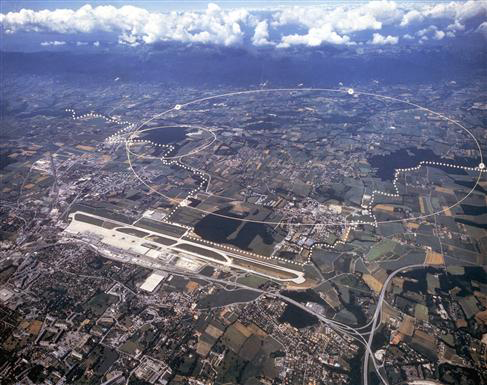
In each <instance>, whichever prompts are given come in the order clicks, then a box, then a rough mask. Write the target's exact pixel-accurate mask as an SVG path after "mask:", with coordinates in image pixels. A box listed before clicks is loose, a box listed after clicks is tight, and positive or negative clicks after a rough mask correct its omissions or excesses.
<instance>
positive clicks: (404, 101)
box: [125, 88, 483, 226]
mask: <svg viewBox="0 0 487 385" xmlns="http://www.w3.org/2000/svg"><path fill="white" fill-rule="evenodd" d="M325 91H328V92H337V93H348V91H349V90H348V89H345V90H344V89H333V88H269V89H256V90H245V91H236V92H228V93H224V94H219V95H212V96H207V97H203V98H199V99H195V100H191V101H189V102H186V103H182V104H177V106H180V108H182V107H185V106H189V105H192V104H196V103H200V102H204V101H208V100H213V99H218V98H224V97H229V96H238V95H246V94H257V93H265V92H269V93H270V92H325ZM354 95H357V96H360V95H366V96H372V97H376V98H378V99H382V100H390V101H394V102H399V103H405V104H408V105H410V106H412V107H415V108H417V109H419V110H422V111H426V112H429V113H431V114H433V115H436V116H438V117H440V118H442V119H445V120H446V121H448V122H451V123H453V124H454V125H456V126H458V127H460V128H461V129H462V130H464V131H465V132H467V134H468V135H469V136H470V137H471V138H472V139H473V140H474V142H475V144H476V146H477V149H478V151H479V157H480V164H482V163H483V155H482V149H481V147H480V143H479V142H478V140H477V138H476V137H475V136H474V135H473V134H472V132H471V131H470V130H468V129H467V128H466V127H464V126H463V125H462V124H460V123H459V122H458V121H456V120H453V119H451V118H449V117H447V116H445V115H443V114H440V113H439V112H435V111H432V110H430V109H429V108H426V107H423V106H420V105H419V104H416V103H413V102H410V101H407V100H402V99H399V98H395V97H392V96H385V95H379V94H374V93H371V92H362V91H360V92H356V91H355V90H354ZM174 110H175V109H174V108H171V109H169V110H166V111H163V112H160V113H159V114H156V115H154V116H153V117H151V118H149V119H147V120H146V121H144V122H142V123H141V124H140V125H139V126H138V127H136V129H135V130H134V131H132V132H131V135H130V136H129V138H131V137H132V135H134V134H136V133H137V132H139V130H140V129H141V128H142V127H144V126H145V125H146V124H148V123H150V122H151V121H153V120H154V119H157V118H159V117H161V116H164V115H166V114H167V113H169V112H171V111H174ZM125 148H126V153H127V160H128V162H129V168H130V169H131V171H132V172H133V173H134V176H135V177H136V178H137V179H138V180H139V181H140V182H141V183H142V184H143V185H145V186H146V187H147V188H149V190H151V191H153V192H155V193H156V194H159V195H160V196H163V197H164V198H166V199H168V200H170V201H174V200H175V198H171V197H168V196H166V195H164V194H162V193H161V192H159V191H157V190H156V189H154V188H153V187H152V186H150V185H148V184H147V183H146V182H145V181H144V180H143V179H142V178H140V176H139V175H138V174H137V173H136V172H135V170H134V169H133V167H132V162H131V159H130V151H129V149H128V143H127V141H126V142H125ZM481 176H482V170H481V169H479V174H478V176H477V178H476V180H475V184H474V186H473V187H472V189H471V190H470V191H469V192H468V193H467V194H466V195H465V196H464V197H463V198H462V199H460V200H459V201H457V202H456V203H454V204H453V205H451V206H449V207H446V208H444V209H443V210H439V211H436V212H434V213H431V214H425V215H419V216H416V217H411V218H402V219H392V220H388V221H373V222H372V221H371V222H362V221H344V222H329V223H328V222H326V223H325V222H320V223H296V222H282V221H279V222H275V221H258V220H252V219H246V218H236V217H231V216H228V215H223V214H217V213H214V212H210V211H207V210H202V209H198V208H197V207H191V206H187V207H190V208H191V209H192V210H195V211H199V212H203V213H205V214H208V215H215V216H218V217H222V218H227V219H233V220H238V221H242V222H250V223H261V224H268V225H279V224H284V225H286V226H320V225H322V226H325V225H329V226H332V225H335V226H353V225H361V224H367V225H372V226H377V225H379V224H385V223H399V222H409V221H413V220H417V219H424V218H429V217H432V216H435V215H439V214H442V213H444V212H446V211H448V210H451V209H453V208H455V207H456V206H458V205H459V204H460V203H462V202H463V201H464V200H466V199H467V198H468V197H469V196H470V195H471V194H472V193H473V192H474V190H475V189H476V188H477V186H478V184H479V182H480V179H481Z"/></svg>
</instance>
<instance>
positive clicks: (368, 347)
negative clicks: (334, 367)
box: [363, 264, 426, 385]
mask: <svg viewBox="0 0 487 385" xmlns="http://www.w3.org/2000/svg"><path fill="white" fill-rule="evenodd" d="M424 267H426V266H425V265H424V264H417V265H409V266H404V267H401V268H399V269H397V270H394V271H393V272H392V273H391V274H389V276H388V277H387V279H386V281H385V282H384V286H382V290H381V292H380V295H379V299H378V301H377V307H376V309H375V313H374V316H373V317H372V320H373V322H372V327H371V329H370V334H369V339H368V341H367V345H366V349H365V357H364V368H363V385H368V381H369V358H370V357H372V360H373V362H374V366H375V369H376V372H377V375H378V376H379V378H380V379H381V381H382V382H383V383H384V384H386V385H388V382H387V380H386V379H385V378H384V376H383V375H382V374H381V373H380V371H379V370H378V368H377V365H376V363H375V357H374V355H373V354H372V351H371V346H372V341H373V339H374V335H375V330H376V329H377V327H378V326H379V325H378V324H377V322H378V320H379V317H380V314H381V311H382V303H383V302H384V297H385V294H386V291H387V287H388V286H389V282H390V281H391V280H392V278H394V276H395V275H396V274H398V273H400V272H402V271H405V270H409V269H415V268H424ZM379 324H380V322H379Z"/></svg>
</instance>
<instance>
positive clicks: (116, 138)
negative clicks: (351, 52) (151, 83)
mask: <svg viewBox="0 0 487 385" xmlns="http://www.w3.org/2000/svg"><path fill="white" fill-rule="evenodd" d="M348 93H349V94H350V95H353V93H354V90H353V89H349V90H348ZM181 108H182V106H181V105H179V104H176V105H175V106H174V109H175V110H180V109H181ZM66 112H71V114H72V118H73V119H74V120H79V119H86V118H102V119H104V120H106V121H108V122H111V123H116V124H118V125H125V124H128V126H126V127H124V128H122V129H120V130H119V131H117V132H116V133H115V134H113V135H111V136H109V137H108V138H107V139H106V142H107V143H126V144H128V145H133V144H142V143H143V144H149V145H153V146H155V147H161V148H165V149H167V151H166V152H165V153H164V155H163V156H162V157H161V161H162V163H163V164H164V165H169V166H170V165H173V164H176V165H178V166H180V167H182V168H183V169H185V170H187V171H190V172H193V173H194V174H196V175H198V176H200V177H201V179H202V180H201V182H200V183H199V184H198V185H197V186H196V187H195V188H194V189H192V190H191V191H190V192H189V193H188V195H187V196H186V198H185V199H183V200H182V201H181V202H180V203H179V204H178V205H176V207H174V209H172V210H171V211H170V212H169V213H168V214H167V215H166V216H165V217H164V220H165V221H166V222H167V223H169V224H174V225H178V226H181V227H183V228H186V229H187V230H190V231H194V228H193V227H191V226H187V225H181V224H179V223H174V222H172V221H170V218H171V217H172V216H173V215H174V214H175V212H176V211H177V210H178V209H179V208H180V207H184V206H187V204H188V199H190V198H195V197H196V194H197V193H198V192H199V191H200V190H201V189H202V188H203V185H204V184H205V183H208V178H207V176H206V175H205V174H204V173H203V172H201V171H200V170H198V169H196V168H194V167H191V166H188V165H186V164H183V163H181V162H178V161H177V160H167V159H165V158H164V157H165V156H167V155H168V154H170V153H171V151H173V150H174V146H172V145H167V144H160V143H155V142H153V141H151V140H143V139H131V138H130V139H127V138H126V137H123V136H122V135H123V134H124V133H126V132H127V131H128V130H130V129H132V128H133V127H135V123H130V122H128V121H119V120H116V119H113V118H110V117H106V116H103V115H101V114H95V113H88V114H84V115H78V116H77V115H76V112H75V111H74V110H73V109H66ZM424 165H433V166H444V167H452V168H458V169H464V170H470V171H479V172H487V169H486V167H485V165H484V164H483V163H480V164H479V165H478V167H464V166H458V165H452V164H448V163H442V162H431V161H421V162H420V163H419V164H418V166H416V167H411V168H399V169H396V170H395V173H394V180H393V182H392V184H393V186H394V191H395V193H393V194H391V193H386V192H383V191H379V190H374V191H372V196H371V199H370V202H369V203H368V205H367V208H366V210H367V212H368V213H369V215H371V216H372V217H373V218H374V221H373V222H368V221H356V222H351V223H350V224H349V226H347V227H346V230H345V234H344V236H343V240H342V239H340V240H338V241H336V242H335V243H334V244H333V245H328V244H326V243H323V242H317V243H315V244H313V245H312V246H311V248H310V252H309V254H308V258H307V261H306V262H296V261H290V260H288V259H285V258H280V257H267V256H264V255H261V254H256V253H252V252H248V251H244V250H241V249H237V248H233V247H230V246H226V245H222V244H219V243H215V242H211V241H207V240H204V239H200V238H195V237H192V236H188V238H189V239H191V240H195V241H198V242H203V243H205V244H209V245H213V246H217V247H219V248H223V249H224V250H228V251H233V252H236V253H242V254H244V255H248V256H252V257H257V258H260V259H265V260H277V261H281V262H286V263H290V264H294V265H299V266H304V265H305V264H307V263H311V257H312V254H313V251H314V249H315V248H316V247H318V246H322V247H327V248H331V249H335V248H336V247H337V246H338V245H344V244H345V243H346V242H347V240H348V237H349V235H350V231H351V230H355V229H356V228H357V226H359V225H373V226H375V227H377V226H378V224H377V217H376V216H375V214H374V213H373V211H372V209H373V207H372V206H373V203H374V200H375V197H376V195H382V196H386V197H391V198H399V197H400V194H399V190H398V187H397V180H398V177H399V174H400V173H402V172H409V171H416V170H419V169H420V168H421V167H422V166H424ZM362 202H363V198H362ZM302 250H303V247H302V248H301V252H302Z"/></svg>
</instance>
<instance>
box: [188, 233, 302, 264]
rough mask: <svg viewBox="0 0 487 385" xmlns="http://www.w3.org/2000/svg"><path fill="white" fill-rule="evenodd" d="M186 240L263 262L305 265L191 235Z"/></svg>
mask: <svg viewBox="0 0 487 385" xmlns="http://www.w3.org/2000/svg"><path fill="white" fill-rule="evenodd" d="M187 238H188V239H190V240H192V241H198V242H202V243H204V244H207V245H212V246H217V248H222V249H224V250H225V251H233V252H236V253H240V254H244V255H245V256H249V257H256V258H260V259H264V260H277V261H281V262H287V263H290V264H293V265H298V266H304V265H305V264H306V262H305V263H302V262H296V261H290V260H288V259H286V258H280V257H267V256H265V255H262V254H256V253H252V252H250V251H244V250H241V249H237V248H235V247H231V246H227V245H222V244H220V243H215V242H211V241H207V240H205V239H201V238H196V237H193V236H191V235H188V236H187Z"/></svg>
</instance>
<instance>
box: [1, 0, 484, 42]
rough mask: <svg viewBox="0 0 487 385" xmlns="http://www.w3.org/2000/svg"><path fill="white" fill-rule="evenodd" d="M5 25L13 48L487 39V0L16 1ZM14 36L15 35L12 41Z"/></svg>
mask: <svg viewBox="0 0 487 385" xmlns="http://www.w3.org/2000/svg"><path fill="white" fill-rule="evenodd" d="M0 4H1V9H0V33H1V35H2V36H1V37H2V40H3V41H4V47H5V44H6V45H7V47H9V48H10V49H11V48H12V47H17V48H18V49H19V50H21V48H22V47H21V46H22V44H23V43H22V42H24V43H26V42H30V43H32V44H35V45H38V46H39V47H42V48H45V49H48V48H53V49H55V48H66V47H81V46H90V47H104V46H105V47H106V46H114V45H120V46H127V47H136V46H143V45H151V44H155V43H159V42H177V43H182V44H195V43H197V44H209V45H217V46H225V47H245V46H248V47H254V48H272V49H287V48H291V47H295V46H305V47H306V46H307V47H316V46H322V45H342V46H360V45H368V46H394V45H397V44H409V45H411V44H440V43H441V44H443V43H448V42H452V41H455V39H458V38H465V37H467V38H470V37H472V38H477V39H478V38H481V37H482V38H483V39H484V41H487V40H486V38H487V0H470V1H457V2H446V1H400V0H396V1H394V0H377V1H335V2H331V1H327V2H317V1H299V2H298V1H272V0H267V1H265V2H264V1H249V0H247V1H233V0H232V1H230V0H227V1H216V2H214V3H208V2H206V1H200V0H186V1H160V0H142V1H136V2H134V1H132V2H129V1H90V2H87V1H78V0H76V1H61V0H51V1H43V0H39V1H22V0H20V1H19V0H16V1H9V0H2V1H1V3H0ZM9 42H11V44H10V46H9Z"/></svg>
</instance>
